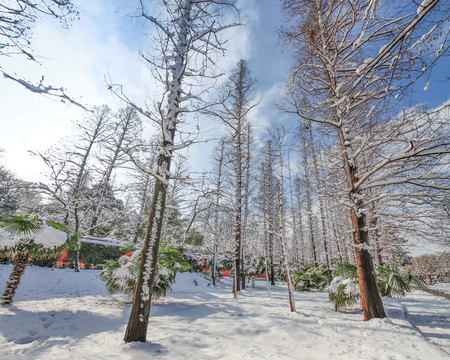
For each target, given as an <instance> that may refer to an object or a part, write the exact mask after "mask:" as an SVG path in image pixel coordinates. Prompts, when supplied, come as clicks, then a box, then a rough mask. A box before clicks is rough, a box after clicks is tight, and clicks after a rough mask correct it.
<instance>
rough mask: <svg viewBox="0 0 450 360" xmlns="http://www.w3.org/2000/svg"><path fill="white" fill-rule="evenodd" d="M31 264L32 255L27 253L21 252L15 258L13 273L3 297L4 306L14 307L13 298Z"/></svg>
mask: <svg viewBox="0 0 450 360" xmlns="http://www.w3.org/2000/svg"><path fill="white" fill-rule="evenodd" d="M29 264H30V255H29V254H28V253H26V252H21V253H19V254H17V255H16V256H15V257H14V265H13V266H14V267H13V271H12V272H11V275H10V276H9V280H8V281H7V282H6V289H5V291H4V292H3V295H2V301H1V303H2V304H3V305H12V303H13V297H14V294H15V293H16V290H17V287H18V286H19V283H20V279H21V277H22V275H23V273H24V272H25V269H26V267H27V266H28V265H29Z"/></svg>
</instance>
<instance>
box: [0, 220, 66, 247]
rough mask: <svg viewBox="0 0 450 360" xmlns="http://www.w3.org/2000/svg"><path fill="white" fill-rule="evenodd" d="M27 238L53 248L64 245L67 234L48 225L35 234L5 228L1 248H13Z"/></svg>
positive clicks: (2, 231) (0, 232)
mask: <svg viewBox="0 0 450 360" xmlns="http://www.w3.org/2000/svg"><path fill="white" fill-rule="evenodd" d="M27 239H31V240H33V241H34V242H35V243H36V244H39V245H42V246H43V247H44V248H47V249H51V248H54V247H58V246H61V245H63V244H64V243H65V242H66V240H67V234H66V233H65V232H64V231H61V230H57V229H53V228H52V227H50V226H47V225H44V226H43V228H42V229H41V230H40V231H39V232H37V233H36V234H33V235H21V234H19V235H17V234H11V233H9V232H7V231H6V230H5V229H0V248H13V247H15V246H17V245H18V244H19V243H20V242H22V241H24V240H27Z"/></svg>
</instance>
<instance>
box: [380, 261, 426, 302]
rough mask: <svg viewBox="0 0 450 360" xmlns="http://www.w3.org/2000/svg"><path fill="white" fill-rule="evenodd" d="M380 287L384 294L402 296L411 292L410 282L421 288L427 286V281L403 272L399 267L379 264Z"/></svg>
mask: <svg viewBox="0 0 450 360" xmlns="http://www.w3.org/2000/svg"><path fill="white" fill-rule="evenodd" d="M377 272H378V278H377V280H378V289H379V290H380V292H381V295H382V296H388V297H392V296H394V297H402V296H405V294H406V293H410V292H411V287H410V284H411V283H412V284H414V285H415V286H417V287H419V288H420V289H424V288H426V287H427V285H426V284H425V282H424V281H423V280H421V279H419V278H418V277H417V276H414V275H411V274H406V275H405V274H401V273H400V272H399V271H398V270H397V269H395V268H392V267H390V266H389V265H387V266H378V267H377Z"/></svg>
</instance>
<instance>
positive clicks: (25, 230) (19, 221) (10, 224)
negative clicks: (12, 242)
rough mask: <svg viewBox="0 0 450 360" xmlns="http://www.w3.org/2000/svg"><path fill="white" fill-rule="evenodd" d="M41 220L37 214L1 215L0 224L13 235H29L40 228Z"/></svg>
mask: <svg viewBox="0 0 450 360" xmlns="http://www.w3.org/2000/svg"><path fill="white" fill-rule="evenodd" d="M42 225H43V224H42V222H41V221H40V220H39V217H38V216H37V215H9V214H6V215H2V216H1V217H0V226H1V227H2V228H4V229H5V230H6V231H7V232H9V233H10V234H13V235H19V234H23V235H25V236H31V235H33V234H36V233H38V232H39V231H40V230H41V229H42Z"/></svg>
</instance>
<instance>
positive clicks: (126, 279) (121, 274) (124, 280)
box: [100, 247, 190, 298]
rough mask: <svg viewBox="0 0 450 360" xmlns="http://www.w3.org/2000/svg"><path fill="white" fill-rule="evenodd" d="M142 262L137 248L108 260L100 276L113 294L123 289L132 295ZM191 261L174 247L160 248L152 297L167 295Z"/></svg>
mask: <svg viewBox="0 0 450 360" xmlns="http://www.w3.org/2000/svg"><path fill="white" fill-rule="evenodd" d="M140 264H141V250H136V251H134V252H132V253H131V255H130V256H128V255H123V256H121V257H120V258H119V260H118V261H116V260H106V261H105V262H104V263H103V265H102V266H103V271H102V272H101V273H100V278H101V279H102V280H103V281H106V288H107V289H108V291H109V292H110V293H111V294H114V293H116V292H119V291H123V292H124V293H125V295H127V296H128V297H132V296H133V294H134V289H135V287H136V280H137V276H138V273H139V267H140ZM189 269H190V265H189V263H188V262H187V261H186V260H185V259H184V257H183V255H182V254H181V253H180V252H179V251H178V250H177V249H174V248H169V247H162V248H160V249H159V259H158V270H157V272H156V276H155V280H154V283H153V292H152V297H153V298H158V297H161V296H165V295H166V293H167V291H170V289H171V286H172V284H173V283H174V282H175V276H176V274H177V273H178V272H183V271H188V270H189Z"/></svg>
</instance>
